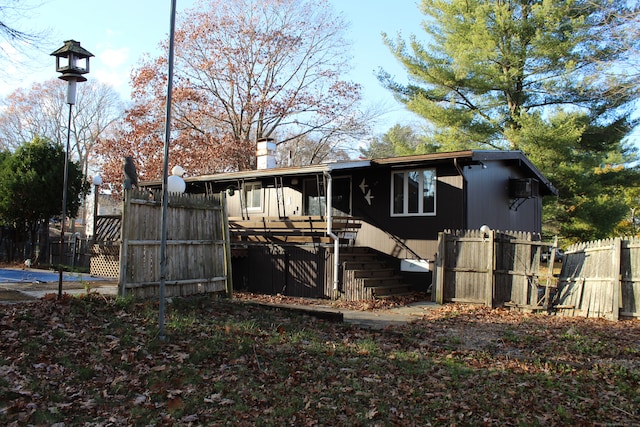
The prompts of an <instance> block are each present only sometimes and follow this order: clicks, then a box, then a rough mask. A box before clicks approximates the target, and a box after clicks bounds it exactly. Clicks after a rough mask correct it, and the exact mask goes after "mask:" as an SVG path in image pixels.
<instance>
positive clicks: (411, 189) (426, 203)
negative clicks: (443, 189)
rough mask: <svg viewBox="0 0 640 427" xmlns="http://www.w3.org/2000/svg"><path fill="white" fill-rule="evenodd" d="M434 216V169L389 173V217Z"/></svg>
mask: <svg viewBox="0 0 640 427" xmlns="http://www.w3.org/2000/svg"><path fill="white" fill-rule="evenodd" d="M435 214H436V171H435V169H415V170H406V171H393V172H391V216H421V215H422V216H428V215H435Z"/></svg>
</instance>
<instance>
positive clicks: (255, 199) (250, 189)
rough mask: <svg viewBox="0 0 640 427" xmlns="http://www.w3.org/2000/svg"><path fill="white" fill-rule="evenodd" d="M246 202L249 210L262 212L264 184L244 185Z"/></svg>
mask: <svg viewBox="0 0 640 427" xmlns="http://www.w3.org/2000/svg"><path fill="white" fill-rule="evenodd" d="M244 200H245V203H246V205H247V210H251V211H258V210H262V183H260V182H248V183H245V184H244Z"/></svg>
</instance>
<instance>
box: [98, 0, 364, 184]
mask: <svg viewBox="0 0 640 427" xmlns="http://www.w3.org/2000/svg"><path fill="white" fill-rule="evenodd" d="M346 28H347V26H346V24H345V23H344V22H343V20H342V19H341V18H340V17H339V16H337V15H336V14H335V13H333V12H332V9H331V8H330V6H329V4H328V2H327V1H325V0H321V1H309V0H260V1H254V0H210V1H207V2H202V3H200V4H199V6H198V7H197V8H195V9H192V10H189V11H187V12H186V13H185V15H184V16H183V17H182V18H181V19H179V20H178V25H177V30H176V37H175V78H174V94H173V102H174V104H173V119H174V122H173V124H172V128H173V130H174V134H173V135H172V148H171V158H172V160H171V162H172V164H180V165H181V166H183V167H184V168H185V169H186V170H188V171H189V172H190V173H192V174H193V173H211V172H216V171H223V170H242V169H249V168H251V167H252V166H253V157H254V154H255V141H256V140H258V139H260V138H269V137H270V138H275V139H276V140H277V141H278V142H280V143H283V142H285V141H286V139H287V138H292V139H295V138H299V137H300V136H305V135H308V136H309V137H311V136H313V137H314V139H315V140H320V139H321V138H325V139H326V138H331V137H332V135H333V137H335V136H336V135H338V133H339V132H338V129H346V127H348V126H352V122H353V121H354V120H356V119H357V117H358V111H357V105H358V101H359V99H360V88H359V85H357V84H354V83H351V82H348V81H345V80H343V79H342V75H344V73H345V72H346V71H347V68H348V67H347V65H348V56H346V52H348V48H349V45H348V43H347V41H346V40H345V38H344V36H343V35H344V31H345V29H346ZM166 69H167V63H166V58H165V57H160V58H155V59H151V58H147V59H146V61H145V62H144V63H143V64H142V66H141V67H140V68H138V69H137V70H135V72H134V75H133V94H132V99H133V101H134V106H133V107H132V108H131V109H130V110H129V111H128V114H127V116H126V123H125V124H124V126H123V128H122V130H123V131H124V132H125V133H124V134H121V135H118V136H117V137H115V138H114V139H113V140H112V141H111V142H112V144H106V145H104V146H102V147H101V154H102V155H103V156H104V157H105V161H106V163H109V164H111V163H114V164H119V163H120V162H121V161H122V154H127V153H122V149H121V147H116V145H120V144H122V143H126V144H127V147H128V150H129V153H131V154H134V153H135V156H136V157H137V162H138V164H139V166H140V169H139V171H140V174H141V178H142V179H152V178H157V177H158V176H160V173H161V167H160V166H161V165H162V159H161V154H162V150H161V147H162V144H163V137H164V135H163V131H164V105H165V99H166V93H165V92H166V79H167V75H166ZM116 143H117V144H116ZM114 154H115V155H114ZM106 169H109V167H108V166H107V167H106ZM112 169H114V170H115V168H112Z"/></svg>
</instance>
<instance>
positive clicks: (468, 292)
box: [433, 230, 541, 307]
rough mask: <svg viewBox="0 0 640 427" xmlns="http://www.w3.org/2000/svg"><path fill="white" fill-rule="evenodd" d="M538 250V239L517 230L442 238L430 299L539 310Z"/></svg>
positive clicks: (448, 234)
mask: <svg viewBox="0 0 640 427" xmlns="http://www.w3.org/2000/svg"><path fill="white" fill-rule="evenodd" d="M540 245H541V242H540V237H539V235H537V234H534V233H527V232H519V231H504V232H501V231H496V230H490V231H488V232H482V231H480V230H456V231H451V230H446V231H445V232H443V233H440V234H439V240H438V254H437V257H436V262H435V272H434V278H433V283H434V288H435V292H434V294H433V295H434V300H435V301H436V302H438V303H440V304H442V303H444V302H464V303H475V304H484V305H486V306H489V307H496V306H498V305H500V306H501V305H503V304H505V303H507V304H512V305H516V306H520V307H524V306H537V304H538V271H539V266H540Z"/></svg>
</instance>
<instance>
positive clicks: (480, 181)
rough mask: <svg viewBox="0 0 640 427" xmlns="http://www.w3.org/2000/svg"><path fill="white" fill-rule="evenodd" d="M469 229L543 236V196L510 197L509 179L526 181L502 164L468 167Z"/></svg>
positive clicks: (516, 172) (520, 174) (514, 170)
mask: <svg viewBox="0 0 640 427" xmlns="http://www.w3.org/2000/svg"><path fill="white" fill-rule="evenodd" d="M464 173H465V177H466V179H467V209H468V210H467V212H468V218H467V226H466V228H468V229H479V228H480V227H481V226H482V225H484V224H486V225H488V226H489V227H490V228H492V229H501V230H516V231H528V232H533V233H540V232H541V231H542V230H541V228H542V220H541V217H540V215H541V209H542V208H541V203H542V200H541V198H540V197H534V198H530V199H519V200H514V199H511V198H510V197H509V179H510V178H525V176H523V175H522V173H521V172H518V171H517V170H516V168H514V167H510V166H509V165H505V164H503V163H501V162H491V163H487V164H486V168H483V167H482V166H481V165H473V166H467V167H465V168H464Z"/></svg>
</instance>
